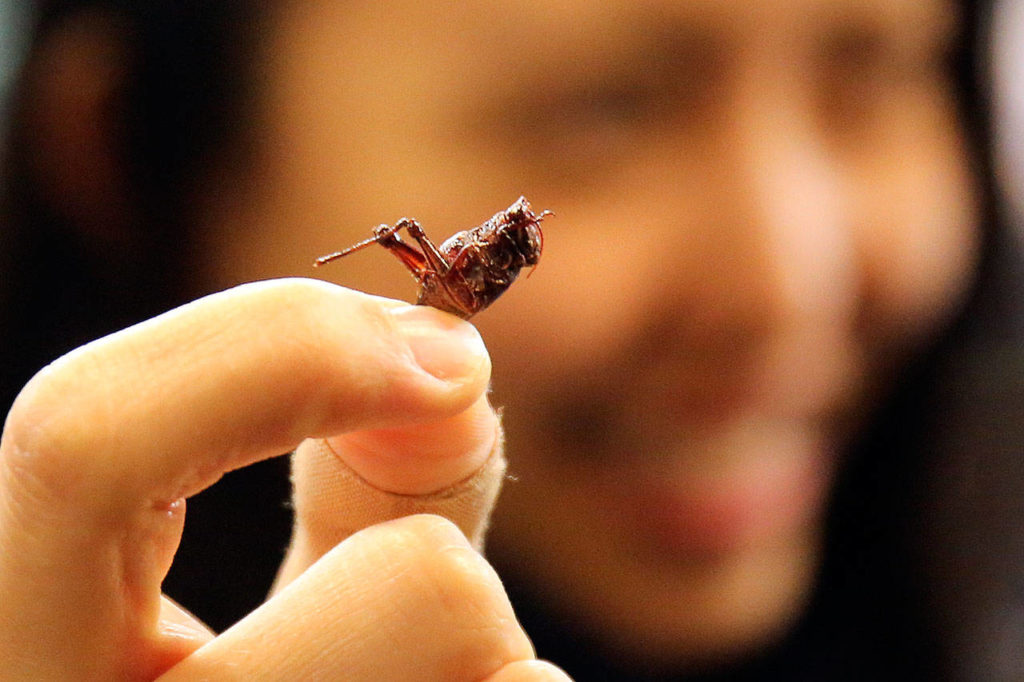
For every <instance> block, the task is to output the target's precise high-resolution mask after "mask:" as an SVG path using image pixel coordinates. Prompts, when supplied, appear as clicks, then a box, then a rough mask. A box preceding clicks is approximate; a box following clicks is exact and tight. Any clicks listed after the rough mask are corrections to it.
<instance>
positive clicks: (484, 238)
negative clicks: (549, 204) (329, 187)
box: [314, 197, 554, 319]
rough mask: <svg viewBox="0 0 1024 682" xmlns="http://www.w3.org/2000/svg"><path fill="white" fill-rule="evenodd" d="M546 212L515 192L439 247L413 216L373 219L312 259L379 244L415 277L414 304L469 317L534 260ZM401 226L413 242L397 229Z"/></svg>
mask: <svg viewBox="0 0 1024 682" xmlns="http://www.w3.org/2000/svg"><path fill="white" fill-rule="evenodd" d="M549 215H554V214H553V213H552V212H551V211H541V212H540V213H539V214H538V213H534V212H533V209H532V208H531V207H530V202H529V201H527V200H526V197H519V199H517V200H516V202H515V203H514V204H512V205H511V206H509V207H508V208H507V209H505V210H504V211H500V212H498V213H495V214H494V216H492V217H491V219H490V220H488V221H487V222H485V223H483V224H482V225H477V226H476V227H472V228H470V229H468V230H463V231H461V232H456V233H455V234H453V235H452V236H451V237H449V238H448V239H446V240H445V241H444V242H443V243H442V244H441V246H440V247H438V246H435V245H434V243H433V242H432V241H430V238H429V237H427V235H426V233H425V232H424V231H423V228H422V227H420V224H419V223H418V222H416V220H414V219H412V218H402V219H401V220H399V221H398V222H397V223H395V224H394V225H387V224H384V225H378V226H377V228H376V229H374V231H373V236H372V237H370V238H369V239H365V240H363V241H361V242H359V243H357V244H353V245H352V246H350V247H348V248H347V249H344V250H342V251H338V252H337V253H332V254H328V255H326V256H321V257H320V258H317V259H316V262H315V263H314V265H316V266H320V265H324V264H326V263H330V262H331V261H333V260H335V259H337V258H342V257H344V256H347V255H349V254H350V253H355V252H356V251H359V250H361V249H364V248H366V247H367V246H370V245H372V244H380V245H381V246H383V247H384V248H385V249H387V250H388V251H390V252H391V253H393V254H395V256H396V257H397V258H398V260H400V261H402V264H403V265H405V267H406V268H408V269H409V272H411V273H412V276H413V277H414V278H415V279H416V281H417V282H418V283H419V287H420V291H419V297H418V298H417V300H416V303H417V304H418V305H429V306H433V307H434V308H439V309H441V310H444V311H447V312H449V313H453V314H455V315H458V316H459V317H461V318H463V319H469V318H470V317H472V316H473V315H475V314H476V313H478V312H480V311H481V310H483V309H484V308H486V307H487V306H489V305H490V304H492V303H494V301H495V300H496V299H497V298H498V297H499V296H501V295H502V294H503V293H504V292H505V290H506V289H508V288H509V286H511V285H512V282H514V281H515V280H516V277H518V276H519V271H520V270H521V269H522V268H524V267H526V266H528V265H537V262H538V261H539V260H540V252H541V250H542V248H543V246H544V235H543V233H542V232H541V229H540V223H541V221H542V220H544V218H546V217H547V216H549ZM402 229H404V230H405V231H406V232H407V233H408V234H409V236H410V237H412V239H413V240H414V241H415V242H416V244H417V245H419V248H416V245H413V244H411V243H409V242H407V241H404V240H403V239H402V238H401V237H400V236H399V235H398V232H399V230H402Z"/></svg>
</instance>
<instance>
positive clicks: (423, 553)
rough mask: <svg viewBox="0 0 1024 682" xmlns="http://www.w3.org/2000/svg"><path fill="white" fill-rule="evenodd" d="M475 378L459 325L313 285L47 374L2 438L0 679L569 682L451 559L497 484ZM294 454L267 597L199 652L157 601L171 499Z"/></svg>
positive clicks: (497, 467)
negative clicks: (283, 542)
mask: <svg viewBox="0 0 1024 682" xmlns="http://www.w3.org/2000/svg"><path fill="white" fill-rule="evenodd" d="M489 372H490V365H489V360H488V358H487V354H486V351H485V349H484V347H483V344H482V343H481V341H480V339H479V336H478V335H477V334H476V332H475V330H473V328H472V327H471V326H470V325H468V323H465V322H462V321H460V320H457V319H456V318H454V317H453V316H449V315H446V314H444V313H440V312H438V311H434V310H431V309H427V308H423V307H410V306H406V305H403V304H400V303H398V302H395V301H389V300H385V299H380V298H374V297H370V296H366V295H363V294H358V293H356V292H352V291H349V290H346V289H342V288H340V287H335V286H332V285H328V284H324V283H319V282H313V281H308V280H290V281H273V282H263V283H258V284H254V285H246V286H243V287H238V288H236V289H233V290H230V291H227V292H224V293H221V294H216V295H214V296H210V297H208V298H205V299H202V300H199V301H197V302H195V303H192V304H190V305H187V306H184V307H182V308H179V309H177V310H174V311H171V312H170V313H167V314H166V315H163V316H160V317H158V318H155V319H153V320H150V321H148V322H145V323H142V324H140V325H137V326H135V327H132V328H129V329H127V330H125V331H123V332H120V333H118V334H114V335H112V336H109V337H107V338H104V339H101V340H99V341H97V342H94V343H91V344H89V345H87V346H84V347H82V348H80V349H78V350H76V351H74V352H72V353H69V354H68V355H66V356H64V357H63V358H61V359H59V360H57V361H56V362H54V363H53V364H52V365H50V366H49V367H47V368H45V369H44V370H42V371H41V372H40V373H39V374H38V375H37V376H36V377H35V378H33V379H32V381H31V382H30V383H29V384H28V386H26V387H25V389H24V390H23V391H22V392H21V394H20V395H19V397H18V399H17V401H16V402H15V404H14V407H13V408H12V410H11V413H10V414H9V415H8V418H7V423H6V425H5V428H4V433H3V439H2V441H0V661H3V666H2V667H0V679H4V680H7V679H12V680H13V679H31V680H57V679H60V680H66V679H76V680H83V679H103V680H106V679H136V680H152V679H156V678H158V677H159V678H160V679H162V680H168V681H171V680H192V679H217V680H226V679H245V680H254V679H259V680H300V679H301V680H310V679H344V680H364V679H365V680H392V679H393V680H446V681H447V680H452V681H457V680H474V681H476V680H484V679H486V680H492V681H493V682H498V681H500V682H508V681H510V680H564V679H566V678H565V676H564V674H563V673H561V672H559V671H558V670H557V669H555V668H554V667H553V666H550V665H548V664H544V663H541V662H537V661H534V660H533V651H532V648H531V645H530V643H529V641H528V639H527V638H526V636H525V634H524V633H523V632H522V631H521V629H520V628H519V626H518V624H517V623H516V621H515V618H514V615H513V613H512V610H511V607H510V605H509V603H508V600H507V598H506V597H505V594H504V591H503V590H502V587H501V584H500V582H499V580H498V578H497V576H496V575H495V574H494V572H493V571H492V570H491V568H490V566H489V565H488V564H487V563H486V562H485V561H484V560H483V558H482V557H481V556H480V554H479V553H478V552H477V551H476V549H474V547H473V544H472V543H471V542H470V540H467V535H468V536H469V537H470V538H472V539H473V542H475V543H476V544H477V546H479V543H480V541H481V539H482V536H483V528H484V526H485V523H486V519H487V515H488V513H489V511H490V507H491V505H492V504H493V500H494V497H495V495H496V494H497V488H498V486H499V484H500V480H501V477H502V471H503V459H502V455H501V437H500V429H499V425H498V420H497V417H496V416H495V414H494V412H493V410H492V409H491V408H490V407H489V405H488V404H487V401H486V397H485V395H484V394H485V390H486V386H487V381H488V378H489ZM307 438H310V439H313V440H305V441H304V439H307ZM300 443H301V445H299V444H300ZM296 446H298V450H297V451H296V455H295V462H294V470H295V504H296V526H295V532H294V535H293V542H292V546H291V548H290V550H289V553H288V557H287V559H286V561H285V564H284V566H283V567H282V571H281V574H280V576H279V579H278V584H277V586H276V588H275V594H274V596H272V597H271V598H270V599H269V600H268V601H267V602H266V603H265V604H264V605H263V606H261V607H260V608H259V609H257V610H256V611H254V612H253V613H251V614H250V615H249V616H247V617H246V618H244V619H243V620H242V621H240V622H239V623H238V624H237V625H235V626H234V627H232V628H231V629H229V630H228V631H226V632H225V633H223V634H221V635H220V636H218V637H214V636H213V634H212V633H210V632H209V631H208V630H207V629H206V628H205V627H204V626H203V625H202V624H201V623H199V622H198V621H197V620H195V619H194V618H193V617H192V616H190V615H189V614H187V613H185V612H184V611H182V610H181V609H179V608H177V607H176V606H175V605H174V604H173V603H172V602H170V601H169V600H167V599H166V598H164V597H162V596H161V594H160V583H161V580H162V579H163V577H164V575H165V574H166V572H167V569H168V567H169V566H170V563H171V560H172V558H173V555H174V551H175V549H176V547H177V544H178V541H179V540H180V537H181V529H182V524H183V523H184V514H185V503H184V499H185V498H187V497H188V496H190V495H193V494H195V493H197V492H199V491H200V490H202V489H203V488H205V487H207V486H209V485H211V484H213V483H214V482H215V481H216V480H217V479H218V478H219V477H220V476H221V475H222V474H223V473H224V472H225V471H229V470H231V469H235V468H238V467H242V466H245V465H247V464H250V463H252V462H254V461H257V460H259V459H262V458H266V457H270V456H273V455H275V454H278V453H281V452H286V451H289V450H291V449H293V448H296ZM415 512H424V513H429V512H443V513H445V514H447V515H448V516H449V517H450V518H451V519H452V520H453V521H454V523H453V522H452V521H448V520H444V519H442V518H441V517H439V516H434V515H423V514H421V515H414V516H409V515H408V514H412V513H415ZM387 519H392V520H387Z"/></svg>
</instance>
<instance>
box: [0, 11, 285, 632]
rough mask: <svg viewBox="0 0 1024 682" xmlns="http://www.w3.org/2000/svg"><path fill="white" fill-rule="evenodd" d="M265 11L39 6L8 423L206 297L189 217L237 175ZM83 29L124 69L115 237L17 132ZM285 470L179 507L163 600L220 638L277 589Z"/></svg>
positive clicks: (275, 463) (6, 253)
mask: <svg viewBox="0 0 1024 682" xmlns="http://www.w3.org/2000/svg"><path fill="white" fill-rule="evenodd" d="M261 6H262V3H255V2H244V1H240V0H222V1H218V2H208V1H205V0H147V1H146V2H135V1H134V0H91V1H90V0H56V1H49V2H38V3H36V4H35V8H34V9H35V14H34V21H35V26H34V31H33V37H32V43H31V45H30V47H29V52H28V54H27V56H26V59H25V64H24V68H23V74H22V78H21V80H20V81H19V82H17V83H15V85H14V91H13V94H12V106H11V109H10V124H9V133H8V137H7V149H6V152H5V153H4V155H3V163H4V170H3V173H2V175H0V177H2V178H3V200H2V212H3V226H2V227H0V234H3V242H2V246H0V260H6V263H5V264H7V265H8V267H6V268H5V270H4V278H3V281H2V283H0V303H2V304H3V305H2V306H0V329H3V330H4V334H3V335H0V347H2V351H0V353H2V358H3V362H2V370H0V371H2V374H0V408H2V413H3V414H6V413H7V410H8V408H9V406H10V404H11V402H12V401H13V400H14V397H15V395H16V394H17V392H18V390H19V389H20V387H21V386H23V385H24V384H25V383H26V382H27V381H28V379H29V378H30V377H31V375H32V374H33V373H34V372H35V371H37V370H38V369H39V368H40V367H42V366H43V365H44V364H46V363H47V362H49V361H50V360H52V359H53V358H55V357H57V356H59V355H61V354H62V353H64V352H66V351H68V350H70V349H72V348H74V347H76V346H78V345H81V344H83V343H85V342H87V341H89V340H92V339H94V338H97V337H99V336H102V335H104V334H107V333H109V332H112V331H115V330H117V329H120V328H123V327H125V326H128V325H130V324H133V323H135V322H138V321H140V320H143V319H145V318H148V317H151V316H153V315H155V314H157V313H160V312H163V311H164V310H167V309H168V308H171V307H173V306H175V305H178V304H180V303H183V302H185V300H187V299H189V298H193V297H195V296H197V295H200V294H203V293H207V292H204V291H200V290H198V289H197V288H196V286H195V285H194V284H193V283H192V281H191V279H192V278H191V277H190V272H189V265H190V264H191V263H194V262H195V256H194V254H193V253H192V249H194V248H195V244H196V235H195V234H194V232H195V224H194V221H193V220H192V218H193V215H194V211H193V207H194V202H195V201H196V199H197V198H198V197H199V196H201V193H202V191H204V190H208V188H209V186H210V185H211V184H213V183H215V181H216V178H217V177H218V175H227V174H229V173H230V171H231V168H232V166H233V165H235V164H241V163H244V155H245V151H246V148H247V142H248V137H247V132H248V128H247V127H246V125H247V123H248V122H249V121H250V120H251V114H250V113H249V109H250V103H251V98H252V97H253V94H254V91H255V89H256V87H257V82H256V74H255V72H254V71H253V70H252V67H253V65H254V61H255V60H254V59H253V57H252V54H251V53H252V52H253V51H254V49H255V45H256V41H258V40H259V36H260V30H261V29H260V27H261V14H260V13H261V11H262V10H261V9H260V7H261ZM83 18H84V19H88V20H93V21H99V22H106V25H107V26H109V27H111V28H112V29H114V32H115V33H116V35H117V37H118V39H119V40H120V41H121V44H120V45H119V47H120V48H121V49H123V50H124V52H125V55H126V59H125V63H124V65H123V66H124V67H125V68H126V72H125V74H124V81H123V83H122V90H121V91H120V92H119V93H118V96H117V98H116V101H115V102H113V103H112V104H113V106H114V107H115V110H114V112H113V116H112V118H113V120H114V123H115V125H116V126H117V128H116V132H115V135H114V137H115V140H114V141H115V143H117V144H119V145H121V146H120V147H119V148H118V149H116V150H115V151H116V153H117V154H118V156H119V158H120V159H122V160H123V161H124V163H125V164H126V168H125V169H124V177H125V179H126V183H125V187H124V188H123V189H124V191H125V194H126V196H125V197H119V198H118V199H115V198H113V197H112V199H111V200H112V201H114V200H123V201H124V202H125V205H123V206H121V207H119V208H121V209H123V213H124V215H125V216H126V217H127V218H128V225H126V226H123V227H124V228H125V229H120V230H118V231H117V232H116V233H115V234H113V235H109V234H94V233H93V232H92V231H89V230H83V229H81V228H80V226H76V225H74V224H73V219H71V218H69V217H68V216H67V215H65V214H62V213H61V212H60V211H59V210H58V209H57V208H55V202H54V201H53V197H51V196H48V195H46V193H45V190H44V189H42V188H41V187H40V186H39V184H38V183H37V182H36V181H35V179H34V178H33V172H32V153H33V145H34V140H33V135H37V134H38V133H37V132H36V131H33V130H29V129H28V128H27V127H26V112H27V111H28V108H29V107H30V106H31V104H32V102H31V101H30V97H29V96H30V93H29V92H28V90H27V88H28V85H29V83H30V81H31V76H32V74H33V70H34V69H38V68H41V65H40V61H41V56H42V54H43V52H44V50H45V48H46V47H47V44H48V41H49V40H50V39H51V38H52V37H53V36H54V35H55V34H57V33H58V32H59V31H62V30H64V29H65V28H66V27H68V26H69V25H71V24H72V23H73V22H76V21H80V20H82V19H83ZM287 466H288V463H287V458H276V459H274V460H268V461H267V462H262V463H259V464H257V465H254V466H252V467H247V468H246V469H243V470H241V471H238V472H233V473H231V474H228V475H227V476H226V477H225V478H224V480H223V481H222V482H221V483H220V484H218V485H217V486H216V487H215V488H213V489H211V490H210V491H206V492H204V493H202V494H200V495H198V496H196V497H194V498H192V499H190V500H189V512H188V513H189V518H190V523H189V524H187V525H186V528H185V533H184V537H183V540H182V545H181V550H180V551H179V554H178V556H177V557H176V560H175V566H174V568H173V569H172V571H171V573H170V574H169V576H168V578H167V580H165V582H164V589H165V591H167V592H168V594H171V595H172V596H174V598H176V599H177V600H179V601H180V602H182V603H183V604H186V605H187V606H189V607H192V608H195V607H196V606H197V605H201V606H204V607H206V608H196V613H197V615H198V616H200V617H201V618H203V619H204V620H205V621H206V622H207V624H209V625H210V626H211V627H213V628H215V629H223V628H225V627H227V626H228V625H230V624H231V623H232V622H233V621H234V620H236V619H237V618H238V617H239V616H240V615H242V614H244V613H246V612H248V611H250V610H252V609H253V608H255V607H256V606H257V605H258V604H259V602H260V601H262V599H263V598H264V596H265V594H266V591H267V589H268V587H269V585H270V582H271V580H272V579H273V576H274V572H275V571H276V569H277V565H278V564H279V563H280V559H281V554H282V553H283V549H284V547H285V544H286V542H287V538H288V532H289V528H290V524H291V518H290V512H289V511H288V509H287V507H286V500H287V499H288V494H289V486H288V475H287ZM240 500H244V501H247V504H240V503H239V501H240ZM253 528H259V529H261V531H260V534H259V535H256V534H253V533H252V529H253ZM268 548H269V549H268ZM275 550H276V551H275ZM212 557H216V559H213V558H212ZM221 569H225V571H226V570H233V571H234V572H233V573H231V574H230V575H225V574H224V571H221ZM218 571H220V572H218Z"/></svg>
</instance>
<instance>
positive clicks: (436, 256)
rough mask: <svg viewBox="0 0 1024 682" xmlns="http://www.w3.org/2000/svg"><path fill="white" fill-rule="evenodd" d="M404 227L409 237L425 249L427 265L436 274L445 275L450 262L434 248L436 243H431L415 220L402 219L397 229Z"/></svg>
mask: <svg viewBox="0 0 1024 682" xmlns="http://www.w3.org/2000/svg"><path fill="white" fill-rule="evenodd" d="M398 226H401V227H404V228H405V229H406V231H407V232H408V233H409V236H410V237H412V238H413V239H415V240H416V243H417V244H419V245H420V248H421V249H423V255H424V257H426V259H427V263H429V264H430V267H431V268H433V270H434V272H436V273H437V274H439V275H444V274H446V273H447V272H448V261H446V260H445V259H444V256H442V255H441V252H440V251H438V250H437V247H436V246H434V242H432V241H430V237H428V236H427V233H426V232H424V231H423V228H422V227H420V224H419V223H418V222H416V221H415V220H410V219H409V218H402V219H401V220H399V221H398V223H397V224H396V225H395V227H398Z"/></svg>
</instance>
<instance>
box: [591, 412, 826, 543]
mask: <svg viewBox="0 0 1024 682" xmlns="http://www.w3.org/2000/svg"><path fill="white" fill-rule="evenodd" d="M835 464H836V457H835V455H834V450H833V448H832V446H831V444H830V443H829V442H828V441H827V440H826V439H824V438H823V437H822V436H820V435H819V434H818V433H816V432H815V430H814V429H813V428H810V427H807V426H805V425H802V424H796V423H785V422H779V423H772V422H764V421H757V422H755V423H749V424H747V423H744V424H734V425H730V427H729V428H728V429H726V430H724V431H721V432H718V433H715V434H711V435H709V436H708V437H707V439H706V440H704V441H703V442H693V441H685V442H680V443H678V444H677V445H676V446H675V447H674V448H672V449H670V450H668V451H662V452H659V453H657V456H655V455H654V454H653V453H647V456H646V457H645V458H644V459H643V460H642V461H634V462H632V464H631V465H627V466H616V467H607V468H604V469H603V470H602V471H600V472H595V473H596V475H595V476H592V477H590V478H589V481H590V485H592V486H593V493H594V497H595V499H597V500H600V504H599V506H600V507H601V509H602V512H601V513H603V514H606V515H607V520H608V522H609V523H611V524H613V525H618V527H619V531H620V532H621V533H622V537H623V539H624V541H625V542H626V543H627V544H629V545H630V546H631V549H632V551H636V552H639V553H640V554H641V555H647V556H651V557H656V558H658V559H669V560H679V559H685V560H686V561H694V560H699V561H715V560H719V559H722V558H725V557H728V556H731V555H734V554H736V553H737V552H742V551H744V550H748V549H752V548H755V547H758V546H764V545H765V544H768V543H771V542H772V541H773V539H775V538H778V537H782V536H786V537H791V536H793V535H794V534H798V533H799V534H803V533H807V532H808V530H809V529H810V528H812V527H813V526H814V524H815V523H816V522H817V519H819V518H820V517H821V510H822V508H823V505H824V501H825V498H826V496H827V491H828V488H829V483H830V481H831V480H832V477H833V472H834V470H835Z"/></svg>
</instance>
